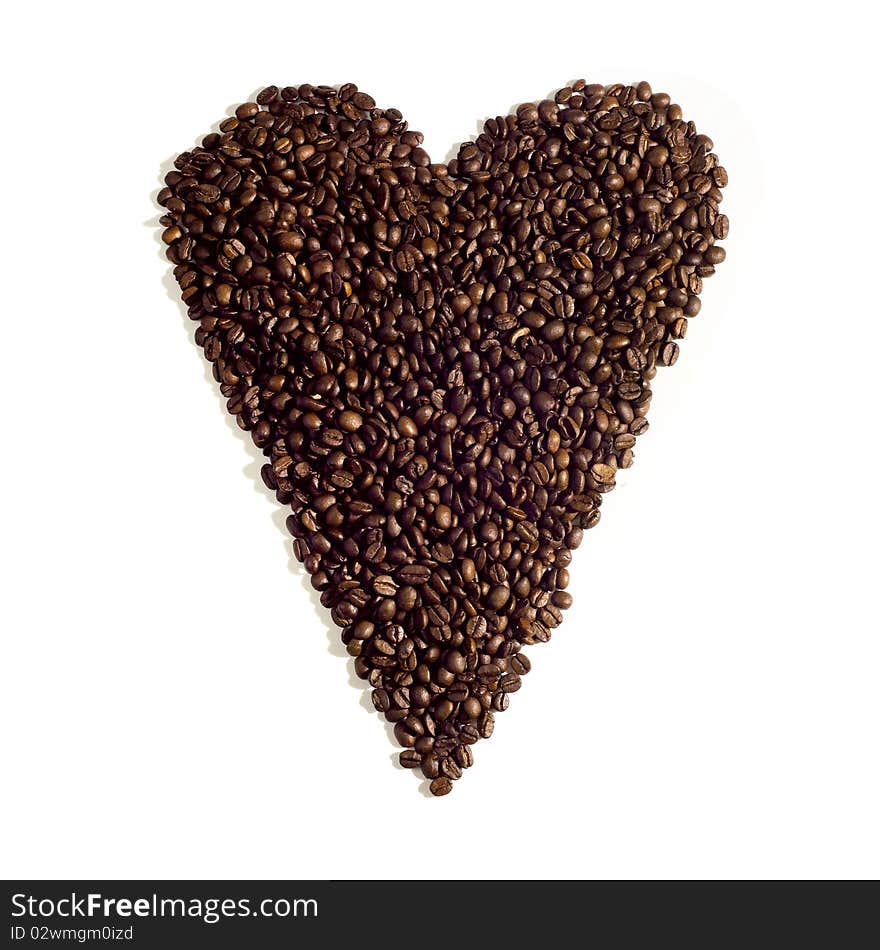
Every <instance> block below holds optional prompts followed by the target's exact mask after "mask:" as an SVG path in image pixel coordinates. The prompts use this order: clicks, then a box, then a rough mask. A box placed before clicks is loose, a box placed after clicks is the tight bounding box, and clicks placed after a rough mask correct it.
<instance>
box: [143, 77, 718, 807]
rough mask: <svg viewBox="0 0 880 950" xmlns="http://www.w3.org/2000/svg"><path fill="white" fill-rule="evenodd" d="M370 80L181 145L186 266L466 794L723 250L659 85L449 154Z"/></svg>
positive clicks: (173, 187) (608, 95)
mask: <svg viewBox="0 0 880 950" xmlns="http://www.w3.org/2000/svg"><path fill="white" fill-rule="evenodd" d="M421 146H422V136H421V135H420V134H419V133H418V132H413V131H410V130H408V128H407V124H406V122H405V121H404V120H403V117H402V116H401V114H400V113H399V112H398V111H397V110H395V109H380V108H378V107H377V106H376V104H375V102H374V100H373V99H372V97H371V96H369V95H367V94H366V93H363V92H360V91H358V89H357V87H356V86H354V85H353V84H347V85H344V86H342V87H341V88H338V89H337V88H335V87H330V86H311V85H303V86H299V87H291V86H289V87H286V88H283V89H279V88H277V87H275V86H270V87H268V88H266V89H264V90H263V91H262V92H261V93H260V94H259V95H258V96H257V97H256V101H255V102H246V103H244V104H243V105H241V106H239V107H238V109H236V111H235V114H234V115H233V116H230V117H228V118H226V119H224V120H223V121H222V122H221V123H220V126H219V131H218V132H213V133H211V134H209V135H207V136H206V137H205V138H204V139H203V141H202V144H201V146H200V147H197V148H194V149H192V150H191V151H187V152H184V153H182V154H181V155H180V156H179V157H178V159H177V160H176V162H175V166H176V170H175V171H172V172H170V173H169V174H168V175H167V176H166V179H165V183H166V187H165V188H164V189H163V190H162V191H161V193H160V195H159V199H158V200H159V202H160V204H161V205H163V206H164V208H165V212H166V213H165V214H164V215H163V217H162V219H161V223H162V226H163V227H164V229H165V230H164V231H163V234H162V237H163V240H164V241H165V243H166V244H167V245H168V248H167V256H168V258H169V259H170V260H171V261H172V262H173V264H174V265H175V267H174V275H175V277H176V278H177V281H178V282H179V285H180V289H181V296H182V298H183V301H184V302H185V303H186V305H187V307H188V311H189V315H190V317H191V318H192V319H193V320H195V321H197V323H198V327H197V329H196V342H197V343H198V344H199V345H200V346H201V347H202V348H203V350H204V353H205V356H206V357H207V359H208V360H209V361H210V362H211V363H212V364H213V373H214V377H215V379H216V380H217V383H218V385H219V387H220V392H221V393H222V394H223V396H224V397H225V398H226V399H227V405H228V409H229V412H230V413H233V414H234V415H235V417H236V419H237V420H238V424H239V425H240V426H241V428H242V429H245V430H247V431H249V432H250V433H251V435H252V437H253V440H254V442H255V443H256V445H257V446H258V447H259V448H260V449H261V450H262V451H263V453H264V454H265V456H266V458H267V463H266V465H265V466H264V468H263V478H264V481H265V482H266V484H267V485H268V486H269V487H270V488H271V489H272V490H274V491H275V493H276V495H277V498H278V501H279V502H280V503H281V504H283V505H286V506H289V507H290V509H291V514H290V516H289V518H288V520H287V524H288V528H289V530H290V532H291V534H292V535H293V537H294V539H295V540H294V551H295V554H296V556H297V557H298V558H299V560H300V561H302V563H303V564H304V565H305V569H306V570H307V571H308V573H309V574H310V575H311V583H312V585H313V586H314V587H315V588H316V589H317V590H319V591H320V592H321V602H322V603H323V604H324V605H325V606H326V607H327V608H328V609H329V610H330V614H331V616H332V618H333V621H334V622H335V623H336V624H337V625H338V626H339V627H341V628H342V641H343V643H344V644H346V646H347V650H348V653H349V654H350V655H351V656H352V657H354V666H355V670H356V672H357V675H358V676H359V677H361V678H362V679H364V680H367V681H369V684H370V686H372V688H373V692H372V698H373V703H374V705H375V707H376V709H377V710H379V711H380V712H381V713H382V714H383V715H384V716H385V718H386V719H388V720H389V721H390V722H392V723H394V724H395V725H394V733H395V736H396V738H397V740H398V741H399V743H400V745H401V746H402V747H403V751H402V752H401V753H400V762H401V764H402V765H404V766H406V767H408V768H419V769H421V771H422V773H423V774H424V775H425V777H426V778H427V779H429V780H430V790H431V791H432V792H433V793H434V794H435V795H444V794H446V793H448V792H449V791H450V789H451V788H452V782H453V780H455V779H457V778H459V777H460V776H461V774H462V770H463V769H465V768H467V767H469V766H470V765H471V764H472V763H473V753H472V749H471V747H472V745H473V744H474V743H475V742H476V741H477V740H478V739H480V738H486V737H488V736H490V735H491V734H492V730H493V728H494V712H497V711H500V710H503V709H506V708H507V704H508V702H509V696H510V694H511V693H513V692H515V691H516V690H518V689H519V688H520V685H521V677H522V676H523V675H524V674H525V673H526V672H528V670H529V667H530V664H529V661H528V659H527V657H526V656H525V655H524V654H523V653H522V652H521V647H522V645H524V644H533V643H539V642H542V641H546V640H548V639H549V638H550V631H551V629H552V628H553V627H556V626H557V625H558V624H559V622H560V620H561V619H562V611H563V610H564V609H565V608H566V607H568V606H569V604H570V603H571V596H570V594H568V593H567V591H566V589H565V588H566V587H567V586H568V580H569V574H568V566H569V564H570V562H571V552H572V550H574V549H575V548H576V547H577V546H578V545H579V544H580V543H581V539H582V537H583V533H584V530H585V529H587V528H591V527H593V526H594V525H595V524H596V522H597V521H598V520H599V506H600V504H601V501H602V496H603V494H604V493H605V492H607V491H609V490H610V489H611V488H613V487H614V484H615V476H616V473H617V471H618V469H621V468H628V467H629V466H630V465H631V464H632V461H633V446H634V445H635V441H636V437H637V436H638V435H640V434H641V433H642V432H644V431H645V429H646V428H647V425H648V423H647V420H646V412H647V409H648V405H649V403H650V400H651V381H652V379H653V377H654V375H655V372H656V368H657V366H658V365H666V366H668V365H671V364H672V363H674V362H675V361H676V359H677V357H678V352H679V344H678V341H679V340H680V339H681V338H682V337H683V336H684V335H685V331H686V329H687V321H688V318H689V317H694V316H696V315H697V313H698V312H699V310H700V301H699V294H700V291H701V289H702V283H703V278H704V277H707V276H709V275H710V274H712V273H713V272H714V269H715V265H716V264H718V263H719V262H720V261H722V260H723V259H724V251H723V250H722V249H721V248H719V247H717V246H716V245H715V241H716V240H718V239H723V238H724V237H725V236H726V234H727V218H726V217H725V215H723V214H720V213H719V211H718V206H719V202H720V200H721V188H723V187H724V185H725V184H726V180H727V176H726V173H725V171H724V169H723V168H722V167H721V166H720V165H719V164H718V160H717V157H716V156H715V155H714V154H713V153H712V141H711V140H710V139H709V138H708V137H707V136H705V135H701V134H698V133H697V130H696V128H695V126H694V124H693V123H692V122H687V121H685V120H684V118H683V117H682V111H681V108H680V107H679V106H678V105H676V104H674V103H673V102H671V100H670V98H669V96H668V95H666V94H663V93H659V94H654V93H652V91H651V88H650V86H649V85H648V84H647V83H644V82H642V83H639V84H637V85H613V86H607V87H606V86H601V85H588V84H586V83H585V82H583V81H579V82H575V83H572V84H571V85H569V86H565V87H564V88H562V89H560V90H559V91H558V92H557V93H556V94H555V96H554V97H553V98H552V99H547V100H544V101H542V102H539V103H537V104H527V105H523V106H520V107H519V108H518V109H517V110H516V113H515V114H513V115H507V116H503V117H499V118H495V119H489V120H488V121H487V122H486V123H485V126H484V129H483V132H482V133H481V134H480V135H479V136H478V137H477V139H476V140H475V141H473V142H466V143H464V144H463V145H462V146H461V147H460V149H459V151H458V156H457V157H456V158H455V159H453V160H452V161H451V162H449V164H448V165H442V164H432V163H431V161H430V159H429V157H428V155H427V153H426V152H425V151H424V149H423V148H422V147H421Z"/></svg>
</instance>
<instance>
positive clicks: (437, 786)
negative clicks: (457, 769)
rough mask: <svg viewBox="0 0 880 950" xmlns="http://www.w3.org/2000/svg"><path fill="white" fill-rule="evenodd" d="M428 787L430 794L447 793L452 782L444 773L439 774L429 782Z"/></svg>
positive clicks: (450, 789)
mask: <svg viewBox="0 0 880 950" xmlns="http://www.w3.org/2000/svg"><path fill="white" fill-rule="evenodd" d="M429 788H430V790H431V794H432V795H448V794H449V793H450V792H451V791H452V782H451V781H450V780H449V779H448V778H447V777H446V776H445V775H441V776H440V777H439V778H435V779H434V781H433V782H431V784H430V786H429Z"/></svg>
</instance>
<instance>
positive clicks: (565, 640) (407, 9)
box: [0, 0, 880, 878]
mask: <svg viewBox="0 0 880 950" xmlns="http://www.w3.org/2000/svg"><path fill="white" fill-rule="evenodd" d="M777 6H779V7H782V6H783V5H774V4H760V5H755V9H752V8H751V7H750V6H748V5H742V4H741V5H735V6H731V5H724V4H708V5H698V6H694V4H692V3H681V4H674V3H663V4H657V3H654V4H639V3H635V2H631V3H628V4H625V5H611V6H609V5H608V4H601V5H599V4H596V5H594V7H593V8H592V9H591V5H588V4H584V3H577V4H574V3H572V4H556V5H553V6H552V7H545V6H543V5H536V6H528V7H526V6H525V5H523V6H521V7H520V6H519V5H517V4H515V3H507V4H503V5H502V4H491V5H490V4H476V3H466V4H450V3H444V4H428V3H408V4H401V3H394V4H389V5H388V7H387V9H385V10H383V9H382V8H381V5H380V4H376V3H357V4H345V3H342V2H338V0H337V2H334V3H325V4H317V3H316V4H310V5H302V4H279V3H274V4H268V5H267V4H262V5H261V4H241V3H235V4H233V3H225V2H212V3H210V4H207V3H204V4H203V3H187V4H182V3H178V2H175V3H161V2H151V3H142V4H135V5H131V4H106V5H104V4H97V3H80V4H60V3H58V4H48V5H47V4H40V3H29V4H20V5H17V6H16V7H15V8H14V9H12V10H11V11H10V10H7V11H6V14H5V18H6V20H7V24H6V29H7V47H8V50H7V52H6V53H5V54H4V61H3V63H2V66H0V68H2V72H3V80H4V88H5V101H4V104H3V118H2V125H3V149H2V153H0V162H2V182H3V186H2V209H3V227H2V231H0V233H2V241H3V256H2V262H3V294H2V311H3V316H2V326H3V337H2V359H3V372H2V374H0V390H2V408H3V418H4V422H5V435H4V440H3V446H4V463H3V468H2V475H0V478H2V489H3V490H2V500H0V504H2V531H0V537H2V559H3V563H2V573H0V583H2V586H3V596H2V627H3V660H2V663H3V666H2V671H3V678H2V709H0V713H2V734H3V747H2V759H0V761H2V765H0V769H2V771H3V773H4V777H3V779H2V787H0V803H2V809H0V811H2V825H3V827H2V839H0V872H2V874H3V875H4V876H14V877H26V876H34V877H53V876H60V877H67V876H71V877H92V876H94V877H97V876H101V877H161V878H168V877H216V878H223V877H231V878H241V877H245V878H247V877H349V878H357V877H386V876H397V875H401V874H402V875H406V876H413V877H460V876H468V877H497V876H501V877H510V878H529V877H538V878H544V877H602V878H604V877H625V878H630V877H753V876H758V877H789V876H792V877H850V876H855V877H858V876H877V875H878V874H880V858H878V855H880V825H878V809H877V807H876V805H877V801H878V800H880V769H878V757H877V733H878V720H880V716H878V697H877V681H878V665H880V664H878V660H880V647H878V640H877V630H878V624H877V600H876V587H877V554H876V545H877V528H878V518H877V515H878V511H877V491H876V478H877V465H876V459H877V428H878V427H877V405H876V402H877V399H876V394H877V391H878V387H877V383H876V377H877V356H878V316H880V315H878V306H877V291H876V285H877V263H876V262H877V249H878V243H877V238H878V224H880V212H878V202H877V192H878V180H880V179H878V163H877V154H878V149H877V146H878V140H877V133H876V125H875V123H876V110H877V104H876V101H875V99H876V96H875V95H873V93H874V91H875V90H876V83H875V82H873V80H872V81H871V82H868V75H867V69H866V66H867V64H868V63H869V62H870V61H871V56H872V55H873V54H870V55H869V50H868V47H867V44H868V41H869V39H870V38H871V36H872V31H871V30H869V29H868V24H867V23H865V22H864V20H863V19H861V14H860V13H859V11H860V10H862V9H863V8H867V6H868V5H863V4H861V3H858V4H856V3H847V2H840V3H836V4H834V5H833V6H831V7H829V8H828V9H830V10H831V11H832V13H830V14H828V15H827V18H825V19H822V18H819V17H817V15H816V14H814V13H813V12H811V11H813V10H814V9H818V7H819V5H814V4H806V5H791V12H790V13H785V12H781V11H780V12H776V11H777ZM785 6H788V5H785ZM505 9H506V10H507V11H508V13H507V16H506V17H505V15H504V14H503V12H502V11H503V10H505ZM550 10H552V12H553V16H552V18H550V17H549V13H548V11H550ZM401 11H403V12H402V14H401ZM579 76H584V77H585V78H587V79H588V81H593V82H595V81H601V82H606V83H612V82H616V81H636V80H639V79H642V78H646V79H648V80H649V81H650V82H651V83H652V84H653V86H654V89H655V91H661V90H665V91H668V92H669V93H670V94H671V95H672V97H673V100H674V101H678V102H680V103H681V104H682V106H683V108H684V110H685V116H686V117H687V118H693V119H694V120H695V121H696V122H697V125H698V126H699V128H700V130H701V131H705V132H707V133H708V134H709V135H711V136H712V137H713V138H714V140H715V146H716V151H717V152H718V154H719V155H720V157H721V161H722V163H723V164H724V165H725V166H726V167H727V169H728V171H729V174H730V186H729V188H728V189H727V190H726V191H725V199H724V207H723V210H724V211H726V212H727V213H728V215H729V216H730V220H731V232H730V239H729V241H728V242H727V243H726V247H727V252H728V259H727V261H726V263H725V264H724V265H722V266H720V267H719V269H718V273H717V274H716V276H715V277H713V278H712V279H711V280H708V281H707V282H706V289H705V293H704V295H703V309H702V313H701V314H700V316H699V318H698V319H696V320H694V321H693V322H692V324H691V328H690V332H689V333H688V338H687V340H686V341H685V343H684V345H683V348H682V355H681V359H680V360H679V363H678V364H677V366H676V367H675V369H674V370H669V371H661V373H660V375H659V377H658V379H657V381H656V390H655V392H656V395H655V399H654V403H653V407H652V414H651V423H652V427H651V431H650V433H649V434H648V435H647V436H645V437H644V438H643V439H640V440H639V445H638V447H637V452H636V464H635V466H634V468H632V469H631V470H629V471H628V472H626V473H624V476H623V477H621V478H620V487H619V488H618V489H617V491H615V492H614V493H613V494H612V495H611V496H610V497H609V498H608V499H607V502H606V504H605V506H604V507H603V518H602V523H601V525H600V526H599V527H598V528H597V529H596V530H595V531H594V532H592V533H591V534H590V535H588V537H587V539H586V541H585V543H584V545H583V547H582V548H581V549H580V550H579V551H578V552H577V554H576V557H575V561H574V566H573V570H572V583H571V588H570V590H571V591H572V592H573V594H574V597H575V602H574V606H573V608H572V609H571V610H570V611H569V612H568V614H567V615H566V619H565V621H564V623H563V625H562V627H561V628H560V629H559V630H557V632H556V634H555V636H554V639H553V641H552V642H551V643H550V644H548V645H547V646H544V647H537V648H534V649H533V650H532V651H531V656H532V659H533V663H534V669H533V672H532V674H531V675H530V676H529V677H528V678H527V680H526V682H525V684H524V688H523V689H522V691H521V692H520V693H518V694H517V695H516V696H515V697H514V702H513V703H512V704H511V709H510V710H509V711H508V712H507V713H506V714H505V715H503V716H500V717H499V720H498V725H497V728H496V731H495V736H494V737H493V738H492V739H491V741H489V742H481V743H479V745H478V746H477V747H476V750H475V752H476V765H475V767H474V768H473V769H472V770H471V771H470V772H469V773H468V774H467V775H466V776H465V777H464V779H463V780H462V781H460V782H458V783H456V786H455V789H454V792H453V794H452V795H450V796H448V797H447V798H445V799H442V800H433V799H429V798H426V797H425V796H424V795H423V794H422V792H421V791H420V786H419V783H418V781H416V780H415V778H414V776H413V775H412V774H410V773H407V772H405V771H403V770H400V769H398V768H397V767H396V766H395V765H394V764H393V760H394V758H395V750H394V747H393V746H392V745H391V744H390V743H389V740H388V736H387V734H386V730H385V728H384V727H383V724H382V721H381V720H380V719H379V717H378V716H376V715H375V714H374V713H371V714H368V713H367V712H366V711H365V708H364V706H365V705H369V703H368V700H367V698H366V697H365V696H364V695H363V694H362V693H360V691H359V690H358V691H356V690H355V689H353V688H352V678H351V673H350V668H348V667H347V662H346V661H344V660H343V659H341V658H340V650H339V649H338V648H336V647H335V646H333V647H332V648H331V643H332V644H335V642H336V636H337V633H336V632H335V630H331V628H330V625H329V622H328V621H327V620H326V618H325V616H324V614H323V613H322V612H321V611H320V610H316V606H315V605H316V601H315V600H314V599H313V597H312V595H311V594H310V589H309V588H308V587H307V585H306V584H305V582H304V580H303V574H302V572H301V570H300V569H299V568H298V567H297V566H296V565H295V564H294V563H293V562H292V561H291V559H290V554H289V552H290V544H289V539H288V538H287V537H286V536H285V534H284V531H283V520H284V512H283V511H281V510H280V509H279V508H278V506H277V505H276V504H275V502H274V501H273V500H271V499H270V497H269V496H268V495H267V494H266V492H265V491H264V490H263V489H262V488H261V487H260V486H259V485H258V483H257V480H256V479H255V474H256V472H257V469H258V464H257V455H256V453H255V451H254V450H253V449H252V448H251V447H250V446H249V444H248V442H247V441H246V439H245V438H244V437H243V436H242V435H241V434H240V433H239V432H238V430H237V429H236V428H235V426H234V425H233V424H232V423H231V420H230V419H229V418H228V417H225V415H224V413H223V411H222V404H221V401H220V399H219V397H218V396H217V395H216V394H215V392H214V387H213V384H212V382H211V380H210V377H209V376H208V374H207V372H206V370H205V365H204V362H203V359H202V356H201V354H200V352H199V351H198V350H197V348H196V347H195V346H194V345H193V343H192V338H191V326H190V325H189V324H188V322H187V321H186V320H185V319H184V316H183V311H182V308H181V307H180V306H179V305H178V304H177V303H176V302H175V299H173V298H174V295H173V294H170V293H169V288H170V287H171V286H172V285H171V283H170V281H169V276H168V275H169V266H168V264H167V263H166V262H165V260H164V258H163V256H162V251H161V248H160V245H159V243H158V241H157V234H156V219H157V216H158V211H157V209H156V207H155V206H154V204H153V197H154V195H155V192H156V191H157V189H158V187H159V176H160V172H164V171H166V170H167V169H168V167H169V159H170V158H171V157H172V156H173V155H174V154H176V153H177V152H178V151H180V150H182V149H184V148H187V147H190V146H192V145H193V144H194V143H195V141H196V138H197V137H200V136H201V135H202V134H204V133H206V132H207V131H209V130H210V129H211V128H213V127H214V126H215V124H216V123H217V122H218V121H219V120H220V119H222V118H223V117H224V115H226V114H227V110H228V109H229V108H230V107H231V106H233V105H234V104H236V103H238V102H240V101H243V100H245V99H247V98H249V97H250V96H252V95H253V94H254V93H255V92H256V90H257V89H258V88H260V87H261V86H262V85H265V84H267V83H270V82H274V83H277V84H279V85H285V84H298V83H301V82H312V83H322V82H324V83H342V82H346V81H349V80H351V81H354V82H356V83H358V85H359V86H360V87H361V88H362V89H364V90H366V91H368V92H370V93H371V94H372V95H374V96H375V98H376V99H377V101H378V102H379V103H380V104H381V105H384V106H396V107H397V108H400V109H401V110H402V111H403V113H404V115H405V116H406V117H407V118H408V119H409V121H410V123H411V126H412V127H413V128H416V129H419V130H422V131H424V132H425V134H426V146H427V148H428V150H429V152H430V153H431V154H432V156H433V157H434V158H435V159H436V160H441V159H443V158H444V157H446V156H447V155H448V153H449V150H450V149H451V147H452V145H453V144H454V143H457V142H459V141H461V140H462V139H467V138H472V137H473V136H474V135H475V134H476V131H477V128H478V126H477V122H478V120H482V119H484V118H485V117H486V116H489V115H496V114H504V113H506V112H507V111H508V110H509V109H510V107H511V106H512V105H513V104H515V103H519V102H522V101H531V100H534V99H536V98H541V97H544V96H546V95H547V94H548V93H549V92H551V91H552V90H554V89H556V88H558V87H559V86H561V85H564V84H565V83H566V82H567V81H570V80H571V79H574V78H577V77H579ZM163 163H164V164H163ZM486 829H494V830H495V832H496V834H497V837H498V839H499V841H498V843H497V844H495V845H487V844H486V842H487V838H486V836H485V835H486ZM503 839H509V840H507V841H506V843H503Z"/></svg>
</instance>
